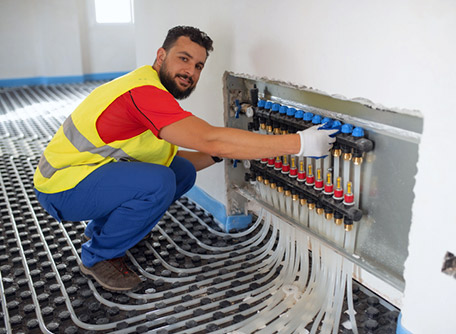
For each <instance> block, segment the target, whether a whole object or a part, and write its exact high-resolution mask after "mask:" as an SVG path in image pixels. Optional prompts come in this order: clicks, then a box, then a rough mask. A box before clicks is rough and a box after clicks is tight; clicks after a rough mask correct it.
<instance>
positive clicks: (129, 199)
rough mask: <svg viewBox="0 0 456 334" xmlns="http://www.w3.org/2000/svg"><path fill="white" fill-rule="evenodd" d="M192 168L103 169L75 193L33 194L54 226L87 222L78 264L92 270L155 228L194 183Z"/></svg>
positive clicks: (137, 165) (177, 161) (180, 162)
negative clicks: (73, 222)
mask: <svg viewBox="0 0 456 334" xmlns="http://www.w3.org/2000/svg"><path fill="white" fill-rule="evenodd" d="M195 179H196V171H195V168H194V166H193V164H192V163H191V162H189V161H188V160H186V159H184V158H182V157H178V156H176V157H174V160H173V162H172V163H171V165H170V166H169V167H165V166H161V165H156V164H151V163H144V162H114V163H109V164H106V165H104V166H102V167H100V168H98V169H96V170H95V171H94V172H92V173H91V174H90V175H88V176H87V177H86V178H85V179H84V180H82V181H81V182H80V183H79V184H78V185H77V186H76V187H74V188H73V189H70V190H66V191H63V192H59V193H54V194H45V193H41V192H39V191H37V190H36V189H35V192H36V195H37V198H38V200H39V202H40V203H41V205H42V206H43V207H44V208H45V209H46V211H47V212H49V213H50V214H51V215H52V216H53V217H54V218H56V219H57V220H59V221H62V220H68V221H81V220H91V221H90V222H89V223H88V224H87V227H86V230H85V234H86V235H87V236H88V237H90V238H91V239H90V241H88V242H86V243H84V244H83V245H82V253H81V259H82V263H83V264H84V265H85V266H87V267H91V266H93V265H94V264H95V263H97V262H99V261H103V260H107V259H112V258H116V257H121V256H124V255H125V252H126V251H127V250H128V249H130V248H131V247H133V246H134V245H136V244H137V243H138V242H139V241H141V239H142V238H144V237H145V236H146V235H147V233H149V232H150V231H151V230H152V228H153V227H154V226H155V225H156V224H157V222H158V221H159V220H160V218H161V217H162V216H163V214H164V213H165V211H166V210H167V209H168V207H169V206H170V205H171V204H172V203H173V202H174V201H175V200H176V199H178V198H180V197H181V196H182V195H183V194H185V193H186V192H187V191H188V190H190V188H191V187H192V186H193V184H194V183H195Z"/></svg>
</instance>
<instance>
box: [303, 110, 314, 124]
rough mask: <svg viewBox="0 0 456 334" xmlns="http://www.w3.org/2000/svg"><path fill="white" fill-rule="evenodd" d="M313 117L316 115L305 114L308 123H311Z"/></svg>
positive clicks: (304, 117) (304, 118)
mask: <svg viewBox="0 0 456 334" xmlns="http://www.w3.org/2000/svg"><path fill="white" fill-rule="evenodd" d="M313 117H314V114H312V113H311V112H309V111H308V112H306V113H305V114H304V116H303V120H305V121H306V122H310V121H311V120H312V118H313Z"/></svg>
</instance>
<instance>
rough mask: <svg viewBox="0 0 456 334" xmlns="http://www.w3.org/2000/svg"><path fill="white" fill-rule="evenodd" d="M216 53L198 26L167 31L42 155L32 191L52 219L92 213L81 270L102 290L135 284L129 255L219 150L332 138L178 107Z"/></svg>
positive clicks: (252, 150) (79, 111) (283, 148)
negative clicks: (145, 61)
mask: <svg viewBox="0 0 456 334" xmlns="http://www.w3.org/2000/svg"><path fill="white" fill-rule="evenodd" d="M212 50H213V48H212V40H211V39H210V38H209V36H207V35H206V34H205V33H204V32H202V31H200V30H199V29H197V28H194V27H186V26H178V27H174V28H172V29H170V30H169V32H168V35H167V37H166V39H165V41H164V43H163V45H162V47H160V48H159V49H158V51H157V57H156V60H155V62H154V64H153V66H142V67H140V68H138V69H136V70H134V71H132V72H130V73H128V74H126V75H124V76H122V77H120V78H117V79H115V80H113V81H111V82H108V83H106V84H104V85H101V86H100V87H98V88H96V89H95V90H93V91H92V92H91V93H90V94H89V95H88V96H87V98H86V99H85V100H84V101H82V102H81V104H80V105H79V106H78V107H77V108H76V109H75V110H74V111H73V112H72V114H71V115H70V116H69V117H68V118H67V119H66V120H65V121H64V123H63V124H62V126H61V127H60V128H59V129H58V131H57V133H56V134H55V136H54V137H53V138H52V140H51V141H50V143H49V144H48V146H47V147H46V149H45V151H44V153H43V155H42V156H41V159H40V161H39V164H38V167H37V170H36V172H35V176H34V185H35V193H36V195H37V198H38V200H39V201H40V203H41V205H42V206H43V207H44V208H45V209H46V211H47V212H49V214H51V215H52V216H53V217H54V218H55V219H57V220H58V221H62V220H65V221H81V220H90V221H89V223H88V224H87V227H86V229H85V231H84V238H85V239H86V242H85V243H84V244H83V245H82V252H81V260H82V263H80V269H81V272H82V273H83V274H85V275H88V276H91V277H93V278H94V279H95V280H96V281H97V282H98V283H100V285H101V286H102V287H104V288H105V289H108V290H112V291H128V290H133V289H135V288H137V287H138V285H139V284H140V283H141V279H140V277H139V276H138V275H137V274H136V273H135V272H134V271H133V270H131V269H130V268H129V267H128V266H127V265H126V263H125V261H124V257H125V252H126V251H127V250H128V249H130V248H131V247H133V246H134V245H136V244H137V243H138V242H139V241H141V240H142V239H143V238H144V237H145V236H147V235H148V234H149V233H150V231H151V230H152V228H153V227H154V226H155V225H156V224H157V222H158V221H159V220H160V218H161V217H162V216H163V214H164V213H165V211H166V210H167V208H168V207H169V206H170V205H171V204H172V203H173V202H174V201H175V200H176V199H178V198H180V197H181V196H182V195H183V194H185V193H186V192H187V191H188V190H189V189H190V188H191V187H192V186H193V184H194V183H195V179H196V171H198V170H201V169H203V168H206V167H208V166H210V165H212V164H214V163H215V162H218V161H220V160H221V158H219V157H226V158H233V159H257V158H263V157H270V156H279V155H284V154H297V153H298V152H300V153H301V154H304V152H307V154H305V155H313V156H322V155H325V154H327V153H328V151H329V149H330V148H331V143H332V142H334V140H335V139H334V138H331V137H329V135H330V134H332V133H333V132H332V131H327V130H324V131H315V129H308V130H305V131H301V132H300V133H298V134H290V135H279V136H267V135H260V134H256V133H252V132H248V131H243V130H238V129H231V128H223V127H214V126H211V125H210V124H208V123H207V122H205V121H203V120H202V119H200V118H198V117H196V116H194V115H193V114H192V113H190V112H188V111H184V110H183V109H182V108H181V107H180V105H179V103H178V102H177V101H176V99H184V98H186V97H188V96H189V95H190V94H191V92H192V91H193V90H194V88H195V87H196V84H197V82H198V80H199V77H200V74H201V72H202V70H203V68H204V65H205V63H206V60H207V57H208V56H209V52H210V51H212ZM309 130H311V131H309ZM179 146H180V147H184V148H188V149H192V150H193V151H179V150H178V147H179Z"/></svg>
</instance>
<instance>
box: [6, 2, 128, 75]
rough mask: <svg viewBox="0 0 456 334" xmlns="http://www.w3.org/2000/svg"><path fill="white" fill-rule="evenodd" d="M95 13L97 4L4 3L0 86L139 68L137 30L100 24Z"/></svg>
mask: <svg viewBox="0 0 456 334" xmlns="http://www.w3.org/2000/svg"><path fill="white" fill-rule="evenodd" d="M93 8H94V6H93V0H65V1H59V0H40V1H34V0H2V1H0V45H1V47H0V80H1V79H20V78H35V77H65V76H82V75H83V74H93V73H105V72H126V71H129V70H131V69H133V68H135V66H136V56H135V39H134V24H118V25H116V24H106V25H100V24H96V23H95V19H94V10H93Z"/></svg>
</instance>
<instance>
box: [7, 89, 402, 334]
mask: <svg viewBox="0 0 456 334" xmlns="http://www.w3.org/2000/svg"><path fill="white" fill-rule="evenodd" d="M99 84H100V82H91V83H86V84H74V85H70V84H67V85H54V86H34V87H20V88H3V89H0V217H1V218H0V219H1V224H0V278H1V279H0V292H1V296H0V297H1V298H0V312H1V313H0V333H30V334H32V333H65V334H70V333H157V334H166V333H170V334H171V333H189V334H190V333H213V332H215V333H229V332H230V330H229V328H230V327H231V328H232V326H233V325H234V324H237V323H241V322H244V321H248V319H249V318H250V317H253V316H255V315H256V314H258V313H259V312H260V311H261V307H262V305H265V304H267V302H268V299H269V298H271V297H272V296H271V294H268V291H267V290H265V289H264V288H263V287H265V286H268V284H270V283H274V282H275V278H276V277H278V275H279V274H280V270H281V269H282V266H279V267H277V268H276V269H275V271H274V272H273V273H272V274H271V273H268V274H266V272H265V271H264V270H263V271H257V270H256V269H255V268H256V266H257V265H258V264H261V262H262V261H265V258H267V257H268V256H271V254H270V252H269V253H267V254H263V253H262V252H263V250H264V249H265V247H264V246H265V245H266V244H268V243H269V242H271V240H270V239H271V237H272V234H271V232H270V231H264V230H263V224H261V223H260V224H258V225H253V224H252V225H251V226H249V227H247V228H246V229H245V230H243V231H230V233H225V232H223V231H222V230H221V229H220V227H219V225H218V224H216V222H215V221H214V218H213V217H212V215H211V214H210V213H209V212H206V211H205V210H203V209H202V208H200V207H199V206H198V205H196V204H195V203H193V202H192V201H191V200H189V199H187V198H185V197H183V198H181V199H180V200H178V201H176V202H175V203H174V204H173V205H171V207H170V208H169V209H168V211H167V212H166V214H165V215H164V216H163V218H162V219H161V220H160V222H159V223H158V225H157V226H156V227H155V228H154V230H153V231H152V234H151V236H150V238H148V239H145V240H143V241H141V242H140V243H138V244H137V245H136V246H135V247H133V248H132V249H130V250H129V251H128V252H127V262H128V263H129V265H130V267H131V268H134V270H135V271H136V272H137V273H138V274H139V275H140V277H141V278H142V281H143V282H142V284H141V286H140V288H139V289H138V290H136V291H134V292H128V293H114V292H109V291H106V290H104V289H103V288H101V287H100V286H99V284H98V283H96V282H95V281H93V280H91V279H88V278H86V277H84V276H83V275H82V274H81V273H80V271H79V266H78V264H79V263H80V252H81V244H82V242H84V241H83V240H82V238H81V235H82V233H83V231H84V228H85V225H86V222H62V223H59V222H57V221H56V220H55V219H54V218H52V217H51V216H50V215H49V214H48V213H47V212H45V211H44V209H42V208H41V206H40V204H39V203H38V201H37V199H36V197H35V194H34V191H33V174H34V170H35V168H36V165H37V163H38V160H39V157H40V155H41V152H42V151H43V149H44V147H45V146H46V143H47V142H48V141H49V140H50V138H51V137H52V135H53V134H54V133H55V131H56V130H57V128H58V126H59V125H60V124H61V123H62V122H63V120H64V119H65V117H66V116H67V115H68V114H69V113H70V112H71V110H72V108H74V106H75V105H77V103H78V102H79V101H80V100H81V99H82V98H84V96H86V95H87V94H88V93H89V92H90V91H91V90H92V89H93V88H95V87H96V86H98V85H99ZM272 242H274V240H272ZM353 293H354V297H353V300H354V304H355V309H356V312H357V314H356V318H357V323H358V328H359V330H358V332H359V333H373V334H393V333H395V332H396V321H397V316H398V312H397V310H396V309H394V308H393V307H392V306H389V305H387V304H386V303H385V302H384V301H382V300H380V299H379V298H378V297H376V296H375V295H374V294H372V293H370V292H369V291H368V290H366V289H364V288H363V287H360V286H358V285H357V284H354V288H353ZM246 296H249V298H246ZM251 296H257V298H251ZM343 307H344V310H346V309H347V306H346V304H344V306H343ZM270 320H271V321H272V320H273V319H270ZM347 320H348V316H347V314H346V313H345V312H344V313H342V319H341V324H342V323H344V322H345V321H347ZM225 329H226V330H225ZM309 329H310V327H309ZM338 332H339V333H344V334H349V333H352V330H350V329H347V328H346V326H345V327H344V326H343V325H341V326H340V329H339V331H338ZM233 333H235V331H233Z"/></svg>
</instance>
